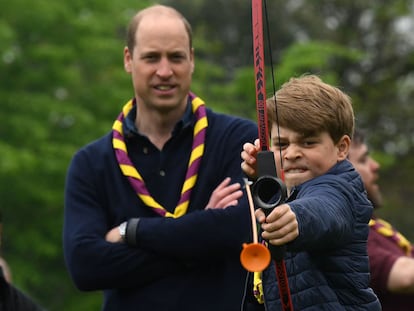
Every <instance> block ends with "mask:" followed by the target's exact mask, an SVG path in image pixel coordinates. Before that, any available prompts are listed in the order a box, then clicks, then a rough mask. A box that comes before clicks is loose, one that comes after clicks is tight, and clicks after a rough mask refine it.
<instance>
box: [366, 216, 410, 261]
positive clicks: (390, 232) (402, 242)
mask: <svg viewBox="0 0 414 311" xmlns="http://www.w3.org/2000/svg"><path fill="white" fill-rule="evenodd" d="M369 226H370V227H372V228H373V229H374V230H375V231H377V232H378V233H379V234H381V235H383V236H386V237H388V238H390V239H391V240H393V241H394V242H395V243H397V244H398V246H399V247H401V248H402V249H403V250H404V251H405V253H406V255H407V256H410V257H411V248H412V247H411V243H410V242H409V241H408V240H407V239H406V238H405V237H404V236H403V235H402V234H401V233H399V232H398V231H397V230H395V229H394V228H393V227H392V226H391V224H390V223H388V222H386V221H385V220H383V219H380V218H375V219H371V220H370V221H369Z"/></svg>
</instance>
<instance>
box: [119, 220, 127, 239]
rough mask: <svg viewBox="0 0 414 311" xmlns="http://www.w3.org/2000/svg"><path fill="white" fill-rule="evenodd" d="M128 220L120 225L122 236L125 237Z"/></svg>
mask: <svg viewBox="0 0 414 311" xmlns="http://www.w3.org/2000/svg"><path fill="white" fill-rule="evenodd" d="M126 224H127V223H126V221H125V222H123V223H122V224H120V225H119V234H120V235H121V237H122V238H124V237H125V231H126Z"/></svg>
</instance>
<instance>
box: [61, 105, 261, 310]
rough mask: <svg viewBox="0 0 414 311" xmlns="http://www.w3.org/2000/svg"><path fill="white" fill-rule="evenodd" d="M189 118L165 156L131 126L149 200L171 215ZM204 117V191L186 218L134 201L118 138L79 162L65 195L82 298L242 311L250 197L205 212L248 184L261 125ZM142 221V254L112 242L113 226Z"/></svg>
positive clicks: (70, 260)
mask: <svg viewBox="0 0 414 311" xmlns="http://www.w3.org/2000/svg"><path fill="white" fill-rule="evenodd" d="M190 115H191V116H190V118H189V120H187V121H186V119H185V118H184V120H182V121H180V122H179V123H178V124H177V126H176V128H175V130H174V132H173V136H172V138H171V139H170V140H169V141H168V142H167V143H166V144H165V146H164V148H163V149H162V150H161V151H160V150H158V149H157V148H155V146H154V145H152V144H151V142H150V141H149V140H148V139H147V138H146V137H143V136H141V135H139V134H137V133H134V131H133V129H131V128H128V127H126V128H124V129H125V137H126V144H127V148H128V153H129V155H130V157H131V159H132V161H133V163H134V165H135V166H136V167H137V168H138V171H139V172H140V174H141V175H142V176H143V179H144V180H145V182H146V185H147V188H148V189H149V191H150V193H151V194H152V196H153V197H154V198H155V199H156V200H157V201H158V202H159V203H160V204H161V205H163V206H164V207H165V208H166V209H167V210H169V211H171V212H172V211H173V210H174V208H175V206H176V204H177V202H178V200H179V197H180V191H181V187H182V184H183V181H184V178H185V172H186V169H187V164H188V159H189V155H190V152H191V144H192V135H193V125H194V120H193V117H192V114H190ZM207 117H208V122H209V126H208V128H207V135H206V141H205V152H204V156H203V159H202V163H201V167H200V170H199V174H198V179H197V183H196V185H195V188H194V189H193V192H192V196H191V201H190V205H189V209H188V212H187V214H186V215H184V216H182V217H180V218H177V219H173V218H163V217H160V216H158V215H157V214H155V213H154V212H153V211H152V210H150V209H149V208H148V207H147V206H145V205H144V204H143V202H142V201H141V200H140V199H139V198H138V197H137V195H136V193H135V192H134V190H133V189H132V187H131V186H130V184H129V182H128V180H127V178H126V177H124V176H123V175H122V172H121V170H120V168H119V166H118V163H117V160H116V158H115V155H114V151H113V148H112V142H111V137H112V136H111V133H108V135H106V136H104V137H102V138H101V139H99V140H97V141H95V142H92V143H91V144H89V145H87V146H85V147H83V148H82V149H81V150H79V151H78V152H77V153H76V154H75V156H74V157H73V159H72V162H71V164H70V167H69V169H68V174H67V180H66V188H65V215H64V230H63V243H64V254H65V261H66V264H67V268H68V270H69V273H70V275H71V277H72V279H73V281H74V283H75V285H76V286H77V287H78V288H79V289H80V290H84V291H92V290H103V291H104V304H103V310H105V311H108V310H122V311H128V310H134V311H137V310H145V311H146V310H153V311H157V310H180V311H185V310H192V311H194V310H209V311H211V310H215V311H220V310H223V311H231V310H240V304H241V301H242V300H243V294H244V286H245V281H246V276H247V272H246V271H245V270H244V269H243V268H242V267H241V264H240V260H239V255H240V251H241V249H242V244H243V243H244V242H249V241H251V224H250V216H249V209H248V204H247V200H246V199H245V197H246V196H244V197H243V199H242V200H240V201H239V204H238V206H232V207H229V208H227V209H224V210H222V209H217V210H215V209H209V210H204V208H205V207H206V205H207V203H208V201H209V198H210V195H211V193H212V191H213V190H214V189H215V188H216V187H217V185H218V184H219V183H220V182H221V181H223V179H224V178H225V177H227V176H229V177H231V178H232V181H233V182H240V183H242V182H243V180H242V178H243V175H242V171H241V168H240V164H241V158H240V152H241V150H242V146H243V144H244V143H245V142H248V141H249V142H253V141H254V139H255V138H256V137H257V126H256V125H255V124H254V123H253V122H252V121H249V120H244V119H240V118H235V117H231V116H226V115H222V114H217V113H214V112H212V111H211V110H208V111H207ZM187 119H188V118H187ZM126 123H128V121H127V122H126ZM135 217H139V218H141V220H140V223H139V227H138V237H139V247H137V248H132V247H129V246H127V245H126V244H123V243H108V242H106V241H105V234H106V233H107V232H108V231H109V230H110V229H111V228H113V227H115V226H117V225H119V224H120V223H121V222H123V221H125V220H127V219H130V218H135Z"/></svg>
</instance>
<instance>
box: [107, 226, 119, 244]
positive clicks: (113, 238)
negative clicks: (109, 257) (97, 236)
mask: <svg viewBox="0 0 414 311" xmlns="http://www.w3.org/2000/svg"><path fill="white" fill-rule="evenodd" d="M105 240H106V241H107V242H111V243H121V242H123V241H122V237H121V234H120V233H119V226H116V227H115V228H112V229H111V230H110V231H109V232H108V233H107V234H106V236H105Z"/></svg>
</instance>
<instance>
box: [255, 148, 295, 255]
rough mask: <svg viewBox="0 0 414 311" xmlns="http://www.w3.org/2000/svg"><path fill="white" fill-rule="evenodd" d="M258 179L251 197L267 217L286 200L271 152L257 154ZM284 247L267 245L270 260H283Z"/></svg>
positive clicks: (282, 183) (285, 193)
mask: <svg viewBox="0 0 414 311" xmlns="http://www.w3.org/2000/svg"><path fill="white" fill-rule="evenodd" d="M257 172H258V178H257V180H256V181H255V182H254V184H253V187H252V190H253V191H252V197H253V201H254V202H255V205H256V206H257V207H258V208H261V209H262V210H263V212H264V213H265V215H266V216H268V215H269V214H270V213H271V212H272V211H273V209H274V208H276V207H277V206H279V205H280V204H282V203H284V202H285V200H286V198H287V188H286V185H285V183H284V182H283V181H282V180H281V179H280V178H278V177H277V172H276V165H275V158H274V155H273V152H272V151H260V152H259V153H258V154H257ZM285 248H286V247H285V246H274V245H271V244H269V250H270V252H271V254H272V258H273V259H275V260H276V261H280V260H282V259H283V256H284V253H285Z"/></svg>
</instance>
